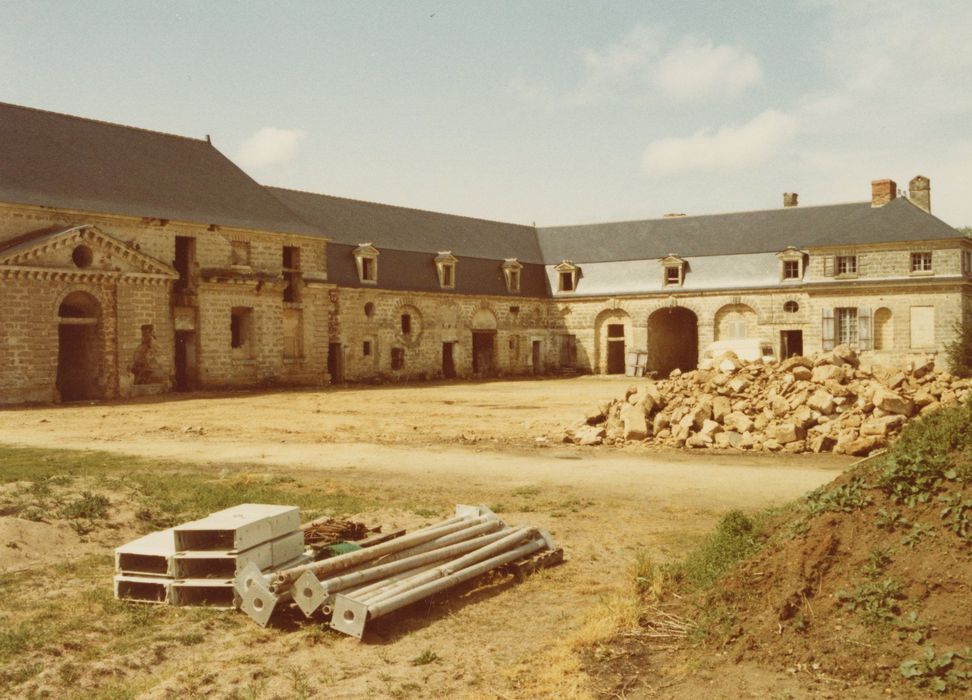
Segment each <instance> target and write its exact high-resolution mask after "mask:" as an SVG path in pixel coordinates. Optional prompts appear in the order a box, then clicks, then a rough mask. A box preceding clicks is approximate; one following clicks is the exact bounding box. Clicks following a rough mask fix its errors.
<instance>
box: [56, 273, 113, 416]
mask: <svg viewBox="0 0 972 700" xmlns="http://www.w3.org/2000/svg"><path fill="white" fill-rule="evenodd" d="M57 315H58V326H57V340H58V344H57V380H56V384H55V386H56V387H57V390H58V392H59V393H60V395H61V400H62V401H84V400H87V399H99V398H101V397H102V388H101V385H100V382H99V374H100V368H101V355H102V352H101V347H100V346H101V342H100V333H99V321H100V317H101V306H100V304H98V300H97V299H95V298H94V297H93V296H91V295H90V294H88V293H87V292H71V293H70V294H68V295H67V296H66V297H64V300H63V301H62V302H61V305H60V307H58V310H57Z"/></svg>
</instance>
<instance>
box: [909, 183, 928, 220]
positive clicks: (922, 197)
mask: <svg viewBox="0 0 972 700" xmlns="http://www.w3.org/2000/svg"><path fill="white" fill-rule="evenodd" d="M908 199H910V200H911V203H912V204H914V205H915V206H917V207H918V208H919V209H924V210H925V211H927V212H928V213H929V214H931V180H929V179H928V178H927V177H925V176H924V175H915V176H914V177H913V178H911V182H909V183H908Z"/></svg>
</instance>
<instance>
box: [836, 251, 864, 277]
mask: <svg viewBox="0 0 972 700" xmlns="http://www.w3.org/2000/svg"><path fill="white" fill-rule="evenodd" d="M851 263H852V264H851ZM842 265H843V266H844V268H845V269H843V270H841V266H842ZM851 267H853V269H850V268H851ZM860 269H861V267H860V260H859V258H858V256H857V254H856V253H851V254H848V255H835V256H834V276H835V277H857V276H858V275H859V274H860Z"/></svg>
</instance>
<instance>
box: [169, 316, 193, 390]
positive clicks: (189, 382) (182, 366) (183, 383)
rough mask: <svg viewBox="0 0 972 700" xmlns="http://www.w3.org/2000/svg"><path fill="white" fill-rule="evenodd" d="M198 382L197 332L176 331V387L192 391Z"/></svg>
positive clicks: (176, 388)
mask: <svg viewBox="0 0 972 700" xmlns="http://www.w3.org/2000/svg"><path fill="white" fill-rule="evenodd" d="M195 384H196V332H195V331H176V334H175V387H174V389H175V390H176V391H190V390H191V389H192V388H193V387H194V386H195Z"/></svg>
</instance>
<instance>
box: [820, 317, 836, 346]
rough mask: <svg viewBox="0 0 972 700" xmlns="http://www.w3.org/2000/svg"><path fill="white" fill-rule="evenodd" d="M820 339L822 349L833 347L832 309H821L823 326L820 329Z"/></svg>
mask: <svg viewBox="0 0 972 700" xmlns="http://www.w3.org/2000/svg"><path fill="white" fill-rule="evenodd" d="M820 339H821V343H822V347H823V349H824V350H825V351H826V350H833V349H834V310H833V309H823V326H822V328H821V331H820Z"/></svg>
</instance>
